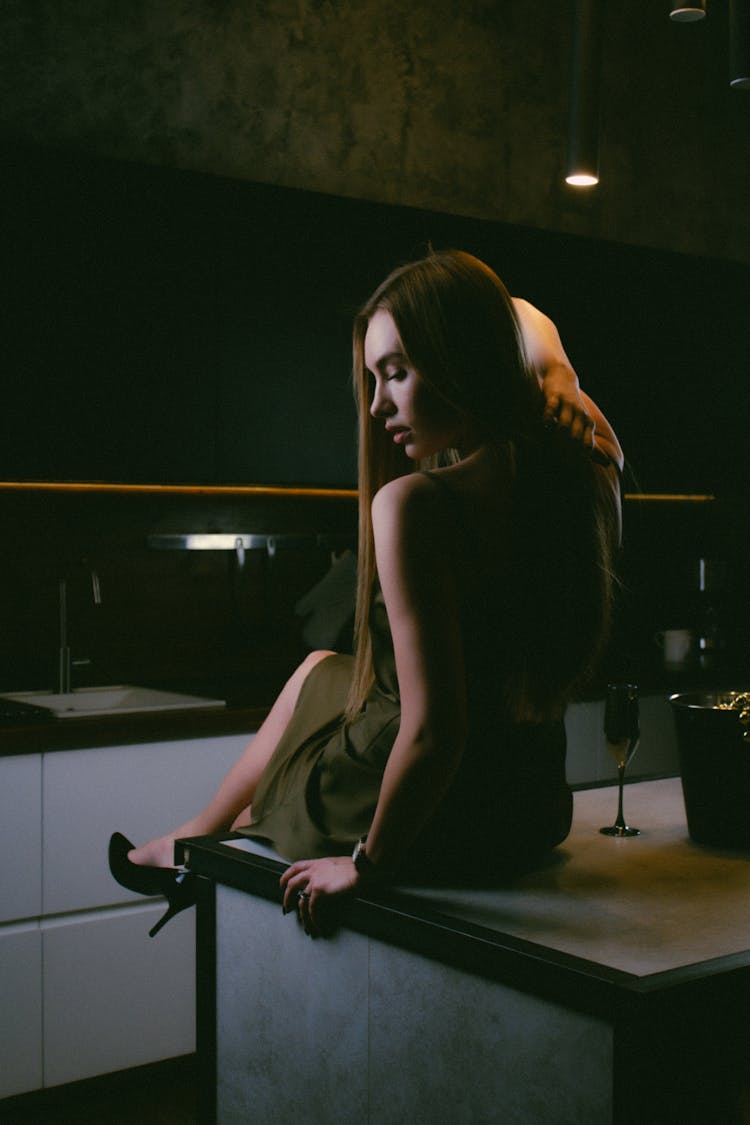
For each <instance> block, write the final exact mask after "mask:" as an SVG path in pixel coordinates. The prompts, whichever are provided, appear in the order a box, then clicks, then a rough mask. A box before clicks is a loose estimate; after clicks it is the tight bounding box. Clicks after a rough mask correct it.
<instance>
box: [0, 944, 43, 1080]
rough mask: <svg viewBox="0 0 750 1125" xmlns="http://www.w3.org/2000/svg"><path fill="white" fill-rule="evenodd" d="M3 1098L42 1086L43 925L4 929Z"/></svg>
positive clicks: (0, 971)
mask: <svg viewBox="0 0 750 1125" xmlns="http://www.w3.org/2000/svg"><path fill="white" fill-rule="evenodd" d="M0 1060H2V1062H0V1098H9V1097H11V1096H12V1095H13V1094H25V1093H26V1091H27V1090H36V1089H38V1088H39V1086H41V1084H42V938H41V933H40V931H39V924H38V923H37V922H34V923H32V924H27V925H20V926H0Z"/></svg>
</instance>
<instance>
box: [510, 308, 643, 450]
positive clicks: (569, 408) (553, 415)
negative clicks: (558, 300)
mask: <svg viewBox="0 0 750 1125" xmlns="http://www.w3.org/2000/svg"><path fill="white" fill-rule="evenodd" d="M513 307H514V308H515V310H516V316H517V317H518V323H519V324H520V326H521V333H522V335H523V339H524V344H525V346H526V354H527V355H528V358H529V362H530V363H531V365H532V367H533V369H534V371H535V372H536V375H537V378H538V379H539V384H540V386H541V388H542V392H543V394H544V399H545V416H546V417H547V418H549V419H550V420H553V419H555V420H556V421H557V422H559V424H560V425H562V426H566V427H568V428H569V429H570V433H571V436H572V437H574V438H580V439H581V440H583V441H584V442H585V443H587V444H592V445H593V446H595V447H596V448H597V449H599V450H600V452H602V453H604V454H605V455H606V456H607V457H608V458H609V459H610V460H611V461H612V462H613V463H614V464H615V465H616V466H617V468H618V469H619V470H620V472H622V468H623V464H624V459H623V453H622V449H621V447H620V443H619V441H618V440H617V437H616V435H615V432H614V430H613V429H612V427H611V426H610V424H609V422H608V421H607V419H606V418H605V417H604V414H603V413H602V412H601V410H600V409H599V407H598V406H597V405H596V403H595V402H594V401H593V400H592V399H590V398H589V396H588V395H587V394H584V392H583V391H582V390H581V388H580V385H579V382H578V376H577V375H576V373H575V370H574V369H573V365H572V363H571V362H570V360H569V359H568V356H567V354H566V352H565V348H564V347H563V344H562V340H561V339H560V333H559V332H558V331H557V328H556V326H555V324H554V323H553V322H552V321H551V320H550V318H549V317H548V316H545V315H544V313H543V312H540V310H539V309H537V308H535V307H534V305H532V304H530V303H529V302H528V301H524V300H522V299H521V298H520V297H514V298H513Z"/></svg>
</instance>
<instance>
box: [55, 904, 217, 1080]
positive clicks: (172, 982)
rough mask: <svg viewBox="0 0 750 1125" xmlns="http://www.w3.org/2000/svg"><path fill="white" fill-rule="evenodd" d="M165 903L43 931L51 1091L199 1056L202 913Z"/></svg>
mask: <svg viewBox="0 0 750 1125" xmlns="http://www.w3.org/2000/svg"><path fill="white" fill-rule="evenodd" d="M163 909H164V907H163V904H161V903H159V904H157V905H153V904H149V903H144V904H143V905H142V906H128V907H122V908H118V909H116V910H112V911H104V912H100V913H91V914H79V915H76V916H75V917H73V918H66V919H56V920H54V921H52V922H45V923H42V939H43V950H44V1085H45V1086H57V1085H59V1084H60V1083H63V1082H74V1081H77V1080H78V1079H80V1078H88V1077H91V1076H92V1075H95V1074H106V1073H109V1072H110V1071H115V1070H123V1069H126V1068H128V1067H131V1066H141V1065H143V1064H144V1063H148V1062H155V1061H157V1060H158V1059H165V1058H174V1057H175V1056H177V1055H182V1054H188V1053H190V1052H192V1051H194V1050H195V986H194V981H195V911H194V910H187V911H184V912H183V913H182V914H179V915H178V916H177V917H176V918H173V919H172V921H171V922H170V923H169V925H168V926H167V927H166V928H165V929H164V930H162V931H161V933H160V934H159V935H158V936H157V937H156V938H155V939H153V940H152V939H151V938H149V936H148V930H149V928H150V927H151V926H153V924H154V922H155V921H156V919H157V918H158V917H159V915H160V914H161V912H162V911H163Z"/></svg>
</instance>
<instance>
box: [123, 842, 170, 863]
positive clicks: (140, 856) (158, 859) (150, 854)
mask: <svg viewBox="0 0 750 1125" xmlns="http://www.w3.org/2000/svg"><path fill="white" fill-rule="evenodd" d="M174 841H175V837H174V836H159V837H157V839H156V840H149V842H148V843H147V844H141V845H140V847H137V848H133V850H132V851H131V852H128V859H129V860H130V861H131V862H132V863H137V864H139V865H141V866H143V867H174V866H175V861H174Z"/></svg>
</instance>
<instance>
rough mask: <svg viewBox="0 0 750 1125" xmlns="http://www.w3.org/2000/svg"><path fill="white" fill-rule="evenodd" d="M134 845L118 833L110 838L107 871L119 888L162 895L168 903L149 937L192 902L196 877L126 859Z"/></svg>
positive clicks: (173, 869)
mask: <svg viewBox="0 0 750 1125" xmlns="http://www.w3.org/2000/svg"><path fill="white" fill-rule="evenodd" d="M133 846H134V845H133V844H131V842H130V840H128V838H127V837H126V836H123V835H122V833H121V832H115V833H114V834H113V835H112V837H111V838H110V841H109V870H110V871H111V873H112V877H113V879H115V880H116V881H117V882H118V883H119V884H120V886H121V887H125V888H126V890H128V891H135V892H136V894H139V895H149V896H153V895H163V896H164V898H166V900H167V902H168V904H169V905H168V907H167V910H166V913H165V914H163V915H162V917H161V918H160V919H159V921H158V922H157V923H156V925H155V926H153V927H152V928H151V929H150V930H149V937H154V936H155V935H156V934H158V932H159V930H160V929H161V928H162V926H165V925H166V924H167V922H168V921H169V920H170V918H174V916H175V914H179V913H180V911H181V910H186V909H187V908H188V906H194V905H195V899H196V888H195V876H194V875H190V874H189V873H188V872H187V871H185V870H183V869H180V868H178V867H146V866H143V865H141V864H139V863H133V861H132V860H130V859H128V852H129V851H131V850H132V848H133Z"/></svg>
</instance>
